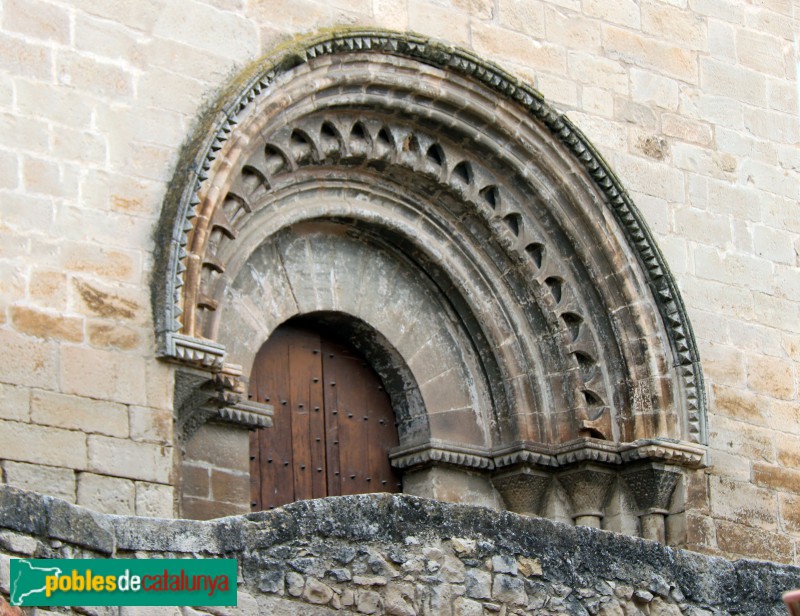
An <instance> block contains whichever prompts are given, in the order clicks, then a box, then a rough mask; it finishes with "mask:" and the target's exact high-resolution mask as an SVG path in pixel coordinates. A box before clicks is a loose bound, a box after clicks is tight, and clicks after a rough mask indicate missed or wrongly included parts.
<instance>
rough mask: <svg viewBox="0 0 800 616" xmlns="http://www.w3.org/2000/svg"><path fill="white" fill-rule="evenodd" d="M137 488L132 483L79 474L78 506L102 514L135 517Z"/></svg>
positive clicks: (89, 474) (101, 476)
mask: <svg viewBox="0 0 800 616" xmlns="http://www.w3.org/2000/svg"><path fill="white" fill-rule="evenodd" d="M135 499H136V487H135V486H134V484H133V482H132V481H128V480H127V479H119V478H117V477H107V476H104V475H95V474H92V473H79V474H78V504H79V505H82V506H83V507H87V508H89V509H93V510H94V511H99V512H101V513H113V514H117V515H134V514H135V513H136V501H135Z"/></svg>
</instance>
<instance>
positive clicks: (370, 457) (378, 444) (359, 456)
mask: <svg viewBox="0 0 800 616" xmlns="http://www.w3.org/2000/svg"><path fill="white" fill-rule="evenodd" d="M250 396H251V398H253V399H255V400H257V401H259V402H266V403H271V404H272V405H273V406H274V407H275V415H274V417H273V426H272V427H271V428H267V429H263V430H257V431H254V432H253V433H252V434H251V438H250V460H251V464H250V487H251V507H252V509H253V510H255V511H257V510H261V509H272V508H274V507H278V506H280V505H283V504H286V503H290V502H293V501H295V500H301V499H307V498H320V497H324V496H329V495H330V496H334V495H340V494H360V493H365V492H397V491H399V490H400V488H401V482H400V477H399V475H398V474H397V473H396V472H395V471H394V469H393V468H392V467H391V465H390V464H389V456H388V451H389V449H390V448H392V447H394V446H396V445H397V443H398V438H397V429H396V427H395V422H394V413H393V412H392V407H391V403H390V400H389V397H388V395H387V394H386V392H385V391H383V387H382V385H381V382H380V379H379V377H378V376H377V374H375V372H374V371H373V370H372V368H371V367H370V366H369V365H368V364H367V363H366V362H365V361H364V360H363V358H362V357H361V356H360V355H359V354H358V352H357V351H356V350H355V349H353V348H352V347H349V346H348V345H343V344H340V343H336V342H334V341H332V340H329V339H328V338H327V337H325V336H324V335H323V334H321V333H320V332H319V331H317V330H314V329H312V328H309V327H306V326H297V325H292V324H288V325H283V326H281V327H280V328H278V330H276V331H275V333H274V334H273V335H272V336H271V337H270V339H269V340H268V341H267V342H266V343H265V344H264V346H263V347H262V348H261V350H260V351H259V352H258V354H257V356H256V360H255V362H254V364H253V370H252V373H251V377H250Z"/></svg>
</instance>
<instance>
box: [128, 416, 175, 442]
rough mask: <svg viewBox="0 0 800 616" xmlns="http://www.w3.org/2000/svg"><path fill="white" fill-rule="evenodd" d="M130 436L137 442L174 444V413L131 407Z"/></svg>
mask: <svg viewBox="0 0 800 616" xmlns="http://www.w3.org/2000/svg"><path fill="white" fill-rule="evenodd" d="M129 415H130V435H131V438H132V439H133V440H135V441H147V442H151V443H161V444H165V445H166V444H169V443H171V442H172V424H173V421H174V417H173V413H172V412H170V411H168V410H165V409H154V408H150V407H143V406H131V407H130V408H129Z"/></svg>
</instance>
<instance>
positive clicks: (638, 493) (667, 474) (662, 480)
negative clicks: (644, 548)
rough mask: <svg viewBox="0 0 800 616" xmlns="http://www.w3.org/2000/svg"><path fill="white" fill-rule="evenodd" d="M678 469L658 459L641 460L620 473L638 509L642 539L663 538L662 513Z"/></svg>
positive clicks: (678, 475)
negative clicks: (654, 460)
mask: <svg viewBox="0 0 800 616" xmlns="http://www.w3.org/2000/svg"><path fill="white" fill-rule="evenodd" d="M681 475H682V472H681V470H680V469H678V468H676V467H673V466H668V465H666V464H661V463H658V462H644V463H640V464H637V465H635V466H633V467H631V468H628V469H625V470H624V471H623V472H622V477H623V478H624V479H625V481H626V483H627V484H628V487H629V488H630V490H631V493H632V494H633V497H634V499H635V500H636V505H637V507H638V508H639V511H640V512H641V513H640V514H639V519H640V520H641V531H642V537H643V538H644V539H652V540H653V541H658V542H660V543H664V542H665V541H666V530H665V529H666V524H665V521H666V516H667V514H668V513H669V503H670V500H671V499H672V493H673V492H674V491H675V486H677V485H678V480H679V479H680V478H681Z"/></svg>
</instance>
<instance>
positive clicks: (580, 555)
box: [0, 487, 800, 616]
mask: <svg viewBox="0 0 800 616" xmlns="http://www.w3.org/2000/svg"><path fill="white" fill-rule="evenodd" d="M145 555H146V556H148V557H185V558H198V557H201V558H208V557H227V558H236V559H238V561H239V588H238V590H239V593H238V608H237V609H236V611H235V613H236V614H244V615H250V614H253V615H255V614H266V613H280V614H329V613H334V611H333V610H336V612H337V613H345V614H347V613H361V614H379V613H380V614H384V613H385V614H408V615H415V614H420V615H422V614H431V615H433V614H436V615H437V616H439V615H447V616H465V615H468V614H483V613H487V612H492V613H494V612H498V613H507V614H523V613H536V614H541V615H548V614H577V613H581V614H583V613H587V612H588V613H606V614H611V613H623V611H624V613H631V611H635V612H636V613H641V610H646V613H648V612H649V613H651V614H654V613H658V614H679V613H680V614H693V615H700V614H712V613H713V614H715V615H719V616H725V615H727V614H734V613H736V614H740V613H746V614H760V615H770V614H775V615H776V616H777V615H778V614H783V613H784V608H783V607H782V602H781V593H782V592H784V591H786V590H788V589H790V588H794V587H798V586H800V568H798V567H792V566H788V565H776V564H772V563H766V562H756V561H748V560H741V561H736V562H731V561H727V560H724V559H722V558H716V557H709V556H704V555H701V554H695V553H692V552H687V551H683V550H675V549H672V548H667V547H664V546H661V545H658V544H657V543H654V542H651V541H645V540H642V539H635V538H631V537H627V536H623V535H618V534H614V533H608V532H604V531H599V530H596V529H592V528H579V527H570V526H566V525H564V524H559V523H556V522H551V521H549V520H544V519H540V518H529V517H524V516H519V515H516V514H513V513H496V512H493V511H491V510H488V509H485V508H482V507H473V506H468V505H455V504H447V503H441V502H436V501H430V500H426V499H420V498H416V497H411V496H404V495H388V494H385V495H375V494H373V495H360V496H347V497H336V498H328V499H322V500H313V501H302V502H298V503H294V504H292V505H288V506H286V507H282V508H279V509H276V510H274V511H270V512H262V513H256V514H249V515H244V516H236V517H229V518H222V519H217V520H212V521H208V522H199V521H190V520H161V519H154V518H137V517H125V516H108V515H104V514H97V513H93V512H90V511H88V510H86V509H83V508H80V507H76V506H74V505H70V504H68V503H66V502H64V501H61V500H59V499H55V498H52V497H47V496H41V495H38V494H34V493H31V492H25V491H22V490H17V489H14V488H8V487H0V595H5V596H6V597H7V596H8V593H9V587H10V579H9V574H8V571H9V568H8V562H9V559H10V558H26V557H27V558H64V557H79V558H80V557H95V558H104V557H125V558H139V557H142V556H145ZM72 613H82V614H83V613H86V611H85V610H83V608H75V611H73V612H72ZM103 613H105V612H103ZM191 613H192V614H222V613H228V611H227V610H226V609H225V608H207V609H206V608H203V607H202V606H199V607H196V608H194V609H193V611H192V612H191Z"/></svg>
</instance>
